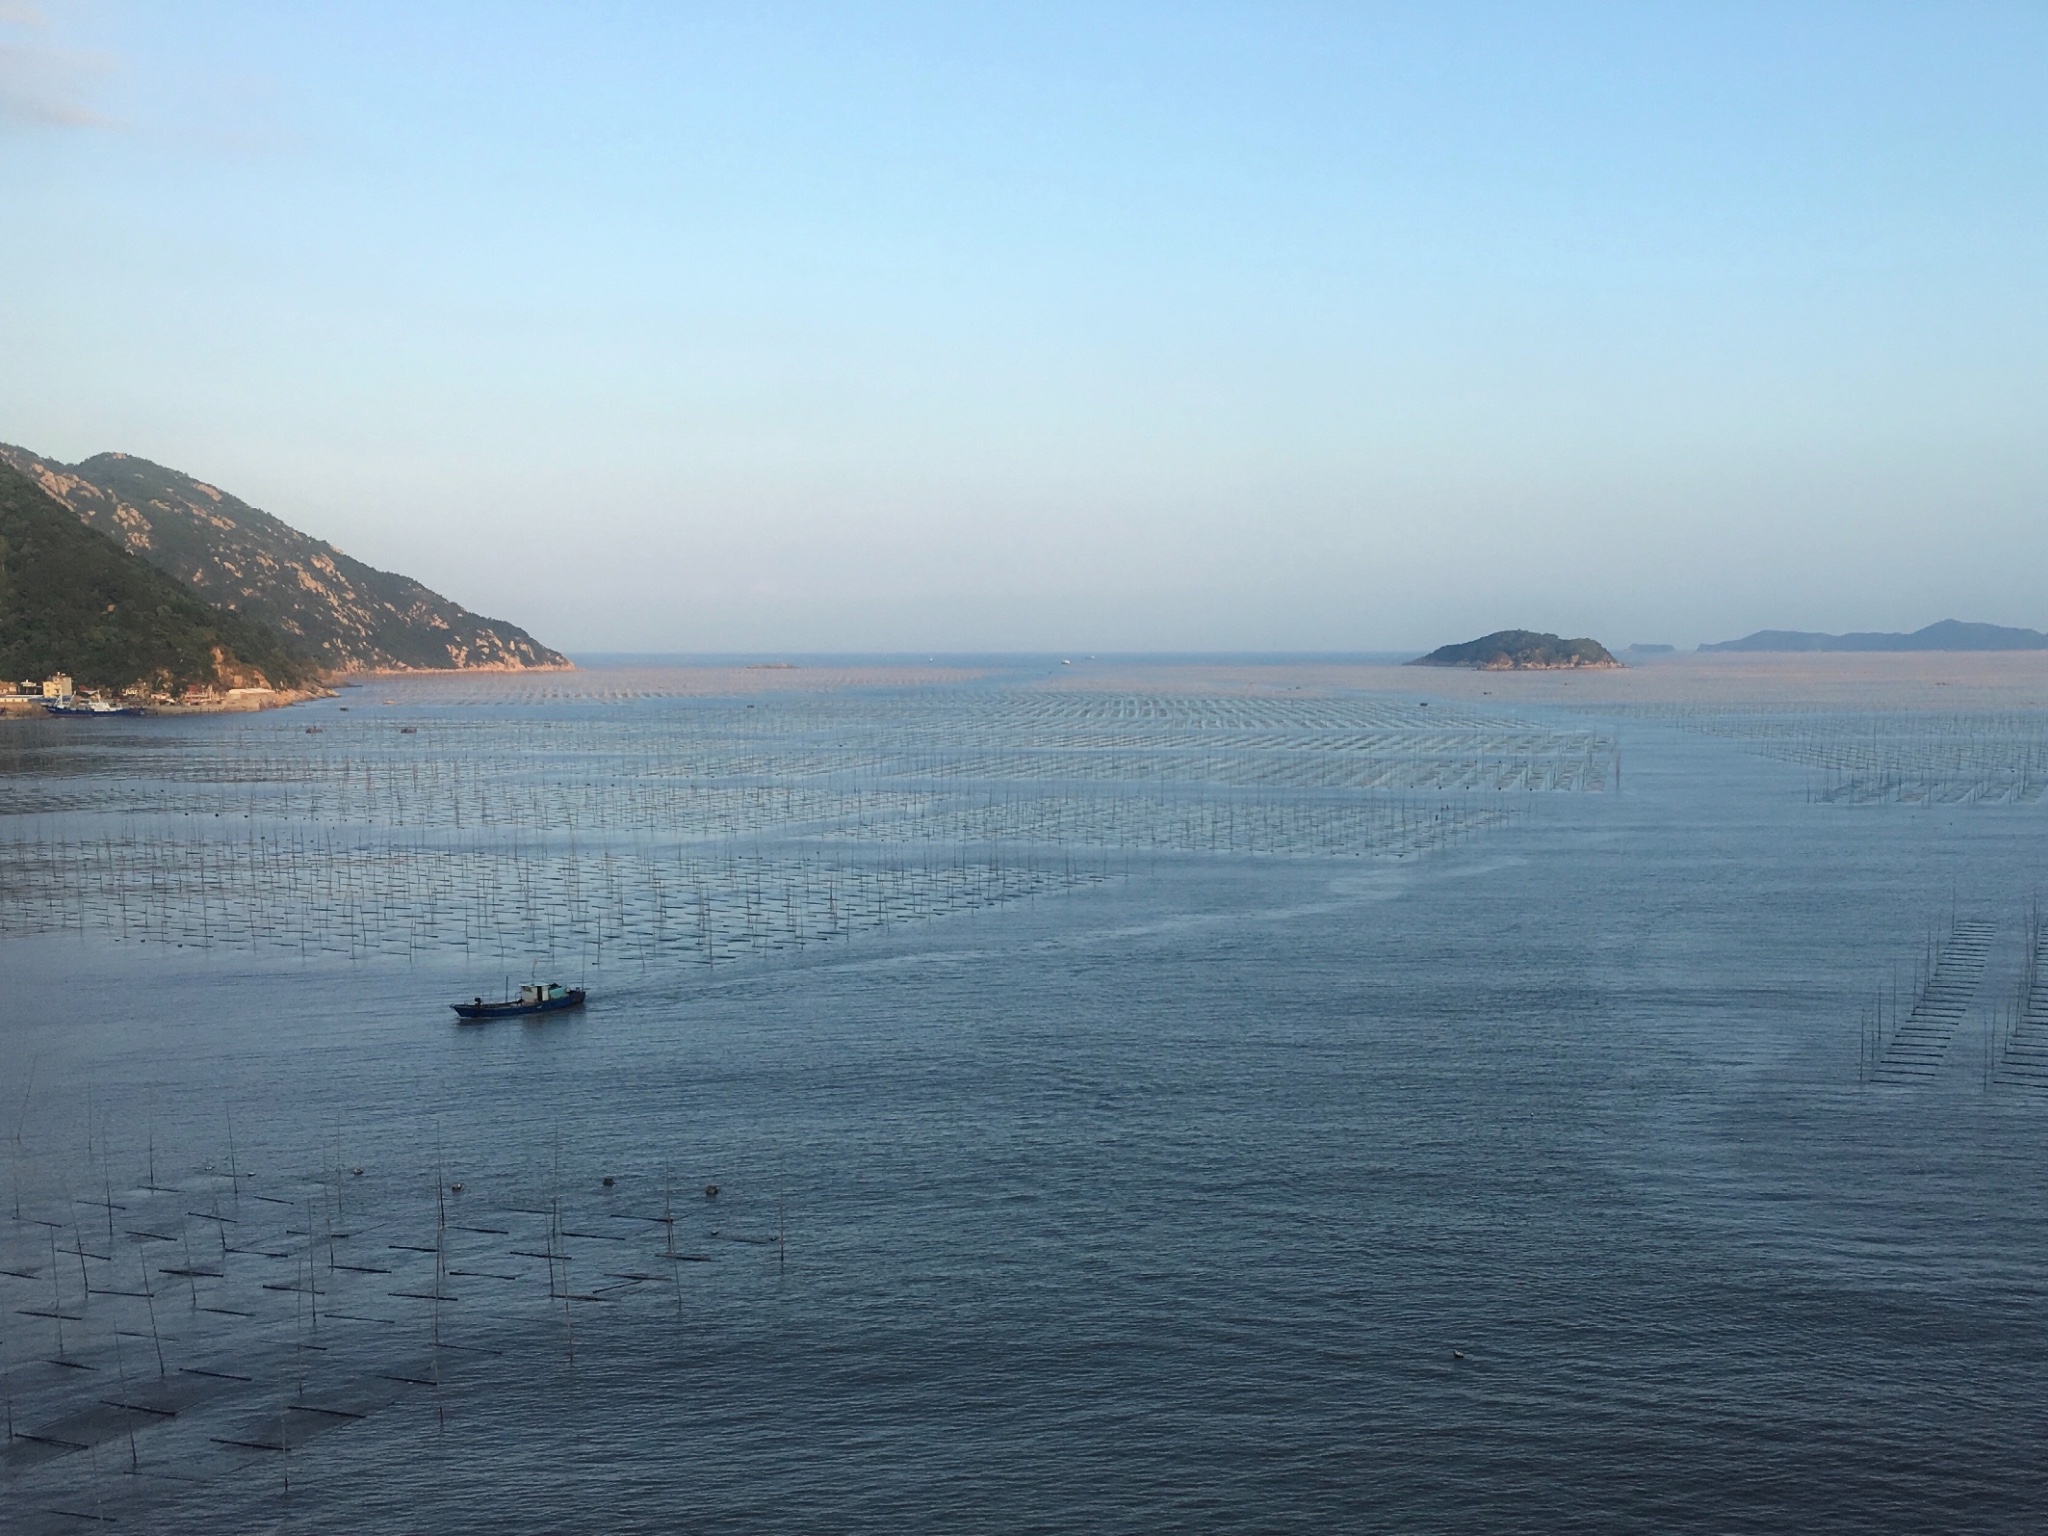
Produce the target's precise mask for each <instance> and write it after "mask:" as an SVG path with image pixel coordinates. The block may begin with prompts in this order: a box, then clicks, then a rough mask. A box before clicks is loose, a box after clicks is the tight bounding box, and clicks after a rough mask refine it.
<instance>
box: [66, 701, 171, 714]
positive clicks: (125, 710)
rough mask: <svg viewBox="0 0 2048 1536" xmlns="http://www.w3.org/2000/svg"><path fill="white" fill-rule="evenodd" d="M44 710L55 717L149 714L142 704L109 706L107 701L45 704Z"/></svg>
mask: <svg viewBox="0 0 2048 1536" xmlns="http://www.w3.org/2000/svg"><path fill="white" fill-rule="evenodd" d="M43 708H44V709H46V710H48V711H49V712H50V713H51V714H53V715H144V714H147V713H149V711H147V710H146V709H144V708H143V707H142V706H141V705H140V704H109V703H108V702H107V701H106V700H105V699H78V700H75V701H74V702H72V703H69V704H64V703H52V704H45V705H44V706H43Z"/></svg>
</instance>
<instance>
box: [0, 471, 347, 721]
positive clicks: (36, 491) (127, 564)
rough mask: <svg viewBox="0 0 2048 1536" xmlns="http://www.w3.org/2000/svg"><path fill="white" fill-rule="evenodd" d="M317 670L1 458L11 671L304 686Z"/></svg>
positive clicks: (127, 680)
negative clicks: (109, 534) (90, 524)
mask: <svg viewBox="0 0 2048 1536" xmlns="http://www.w3.org/2000/svg"><path fill="white" fill-rule="evenodd" d="M313 670H314V668H313V666H312V664H311V663H310V662H309V661H308V660H307V659H306V658H304V657H302V656H295V655H293V654H292V652H291V650H290V648H289V647H288V646H287V645H286V643H285V642H284V641H283V640H282V639H281V638H280V637H279V636H278V635H277V634H276V633H275V632H274V631H272V630H270V629H268V628H267V627H266V626H265V625H263V624H262V623H261V622H260V621H257V620H254V619H250V618H247V617H244V616H243V615H240V614H235V613H227V612H224V611H223V610H221V609H219V608H215V607H213V606H212V605H211V604H209V603H205V602H202V601H201V600H200V599H199V598H197V597H194V596H193V595H192V592H191V591H190V589H188V588H187V587H186V586H185V585H184V584H183V583H182V582H179V581H177V580H175V579H173V578H172V577H170V576H167V575H165V574H164V573H163V572H162V571H159V570H157V569H156V568H155V567H154V566H151V565H149V564H147V563H145V562H144V561H141V560H138V559H136V558H135V556H133V555H131V554H129V553H128V551H127V550H125V549H123V548H122V547H121V546H120V545H119V544H116V543H115V542H114V541H113V540H112V539H110V538H108V537H107V536H106V535H105V534H102V533H99V532H97V531H95V530H94V529H91V528H88V527H87V526H86V525H85V524H83V523H81V522H80V521H79V520H78V518H77V517H76V516H75V515H73V513H72V512H71V511H70V510H69V509H68V508H66V507H65V506H63V505H62V504H60V503H59V502H58V501H56V500H55V499H54V498H53V497H51V496H49V495H47V494H46V493H45V492H44V491H43V489H42V487H41V486H39V485H37V484H36V483H35V482H34V481H33V480H31V479H29V478H28V477H27V476H26V475H24V474H21V473H20V472H19V471H17V470H15V469H13V468H11V467H9V466H7V465H5V464H0V677H6V678H12V679H15V680H17V681H23V680H39V679H41V678H44V677H47V676H49V675H50V674H51V673H53V672H67V673H69V674H70V675H71V677H72V678H73V679H74V680H75V681H76V682H77V684H78V685H79V686H80V687H82V688H115V689H123V688H128V687H130V686H133V685H135V684H145V685H148V686H149V687H151V688H152V689H153V690H154V691H158V692H166V693H177V692H182V691H183V690H184V689H186V688H190V687H195V686H205V685H209V684H210V685H213V686H215V687H222V688H232V687H238V686H250V687H271V688H278V689H286V688H293V687H297V686H299V685H301V684H303V683H305V682H307V681H309V680H310V677H311V674H312V672H313Z"/></svg>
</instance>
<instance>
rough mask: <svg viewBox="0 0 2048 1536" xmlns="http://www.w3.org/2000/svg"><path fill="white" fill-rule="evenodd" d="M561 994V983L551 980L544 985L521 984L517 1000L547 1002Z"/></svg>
mask: <svg viewBox="0 0 2048 1536" xmlns="http://www.w3.org/2000/svg"><path fill="white" fill-rule="evenodd" d="M561 995H562V984H561V983H560V982H556V981H551V982H549V983H548V984H547V985H546V986H522V987H521V988H520V989H519V1001H520V1002H522V1003H549V1002H553V1001H554V1000H555V999H556V998H558V997H560V996H561Z"/></svg>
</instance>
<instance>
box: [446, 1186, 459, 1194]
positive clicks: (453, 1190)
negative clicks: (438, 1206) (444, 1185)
mask: <svg viewBox="0 0 2048 1536" xmlns="http://www.w3.org/2000/svg"><path fill="white" fill-rule="evenodd" d="M448 1193H449V1194H451V1195H459V1194H461V1193H462V1186H461V1185H460V1184H450V1185H449V1186H448Z"/></svg>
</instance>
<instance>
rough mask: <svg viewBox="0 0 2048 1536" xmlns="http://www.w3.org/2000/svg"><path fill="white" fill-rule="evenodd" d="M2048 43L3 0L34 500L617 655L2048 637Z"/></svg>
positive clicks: (1780, 32) (1643, 28)
mask: <svg viewBox="0 0 2048 1536" xmlns="http://www.w3.org/2000/svg"><path fill="white" fill-rule="evenodd" d="M2044 81H2048V7H2042V6H2040V5H2038V4H2034V5H2014V6H2000V5H1990V4H1982V5H1979V4H1967V3H1949V4H1932V3H1930V4H1923V5H1902V6H1891V5H1885V4H1882V3H1866V4H1856V5H1826V4H1815V5H1799V4H1793V3H1789V0H1778V3H1772V4H1763V5H1755V6H1745V5H1742V4H1739V3H1732V0H1722V3H1713V4H1701V5H1687V4H1680V3H1655V0H1645V3H1640V4H1619V3H1617V4H1588V5H1543V4H1538V3H1532V0H1523V3H1516V4H1504V5H1482V4H1472V5H1460V4H1426V5H1413V6H1408V5H1368V4H1362V3H1353V4H1342V5H1312V4H1288V3H1284V0H1264V3H1246V4H1238V5H1210V4H1201V3H1195V0H1176V3H1171V4H1161V5H1147V4H1122V5H1120V4H1115V3H1109V0H1091V3H1087V4H1080V5H1073V6H1067V5H1061V4H1057V3H1050V0H1047V3H1032V4H1017V5H1009V6H1003V5H994V4H988V5H980V4H972V3H963V0H951V3H943V4H933V5H859V4H850V3H849V4H833V5H823V4H821V5H815V6H811V5H783V4H775V3H762V4H749V5H729V4H725V5H702V6H694V5H687V4H680V3H678V4H662V5H627V4H584V5H567V4H563V5H549V6H531V7H522V6H518V5H514V4H509V3H491V4H479V5H463V4H441V5H435V4H431V3H421V0H410V3H405V4H394V5H389V6H382V5H377V4H371V3H365V0H350V3H348V4H346V5H341V4H336V5H331V6H320V5H312V4H306V5H292V6H277V5H272V4H257V5H247V6H239V5H210V4H204V3H198V0H180V3H177V4H164V5H156V6H146V5H128V4H116V3H99V0H93V3H80V4H65V3H59V0H40V3H37V4H34V5H25V4H23V3H21V0H0V206H4V207H5V208H6V210H7V222H6V230H7V233H6V236H5V238H4V239H0V441H8V442H14V443H18V444H22V445H24V446H27V447H29V448H32V449H34V450H36V451H37V452H40V453H43V454H45V455H48V456H52V457H55V458H58V459H62V460H66V461H76V460H77V459H80V458H83V457H85V456H87V455H89V454H92V453H96V452H101V451H105V450H110V449H111V450H119V451H123V452H128V453H134V454H139V455H141V456H143V457H146V458H150V459H154V460H157V461H158V462H160V463H165V464H169V465H172V466H174V467H176V468H179V469H183V470H186V471H188V472H190V473H192V474H194V475H197V476H199V477H200V478H202V479H204V480H207V481H209V482H211V483H213V484H216V485H219V486H221V487H223V488H225V489H227V490H229V491H232V492H234V493H235V494H237V495H239V496H241V497H243V498H244V499H246V500H248V501H250V502H253V503H255V504H256V505H258V506H261V507H263V508H265V509H266V510H268V511H271V512H273V513H276V514H277V515H278V516H280V517H282V518H284V519H285V520H286V521H287V522H290V523H292V524H294V525H296V526H298V527H301V528H304V529H306V530H307V531H309V532H312V533H315V534H317V535H319V536H321V537H323V538H326V539H329V540H331V541H332V542H333V543H335V544H337V545H339V546H340V547H341V548H343V549H345V550H347V551H348V552H349V553H350V554H352V555H355V556H357V557H358V558H360V559H363V560H366V561H368V562H370V563H371V564H373V565H378V566H382V567H385V568H387V569H395V570H401V571H404V572H406V573H407V574H409V575H413V576H416V577H418V578H420V579H421V580H423V581H426V582H427V583H428V584H429V585H431V586H434V587H436V588H437V589H439V590H441V591H443V592H445V593H447V594H448V595H449V596H451V597H453V598H455V599H456V600H457V601H459V602H461V603H463V604H465V605H467V606H469V607H471V608H473V609H476V610H478V611H480V612H483V613H487V614H491V615H494V616H498V617H503V618H508V619H511V620H513V621H515V622H518V623H520V624H523V625H525V626H526V627H528V628H529V629H531V630H533V631H534V632H535V634H536V635H538V636H539V637H540V638H541V639H543V640H544V641H546V642H548V643H551V644H554V645H557V646H560V647H562V648H565V649H568V650H570V651H572V652H574V651H578V650H581V651H585V652H592V651H620V650H632V651H721V652H727V651H749V650H769V651H782V652H816V651H861V652H876V651H927V652H937V651H953V652H959V651H987V650H1029V651H1042V650H1067V649H1087V650H1096V651H1133V650H1153V651H1163V650H1201V651H1230V650H1256V651H1273V650H1310V651H1346V650H1395V649H1419V648H1425V647H1429V646H1433V645H1436V644H1439V643H1442V642H1444V641H1448V640H1455V639H1464V638H1469V637H1470V636H1472V635H1475V634H1479V633H1482V632H1485V631H1489V630H1493V629H1499V628H1504V627H1527V628H1535V629H1546V630H1556V631H1560V632H1562V633H1565V634H1567V635H1580V634H1590V635H1593V636H1596V637H1597V638H1600V639H1602V640H1604V641H1606V642H1607V643H1609V644H1610V645H1616V646H1619V645H1626V644H1629V643H1631V642H1638V641H1666V642H1672V643H1677V644H1681V645H1691V644H1694V643H1696V642H1698V641H1702V640H1718V639H1726V638H1729V637H1731V636H1735V635H1740V634H1743V633H1746V632H1748V631H1750V630H1753V629H1757V628H1762V627H1779V628H1811V629H1894V628H1906V629H1910V628H1916V627H1918V626H1919V625H1921V624H1925V623H1928V622H1930V621H1932V620H1935V619H1939V618H1946V617H1956V618H1963V619H1981V620H1988V621H1992V622H1998V623H2009V624H2024V625H2028V626H2032V627H2038V628H2048V581H2044V580H2043V573H2044V572H2048V430H2044V419H2048V413H2044V405H2048V390H2044V385H2048V283H2044V282H2043V274H2044V272H2048V89H2044V85H2043V82H2044Z"/></svg>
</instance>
